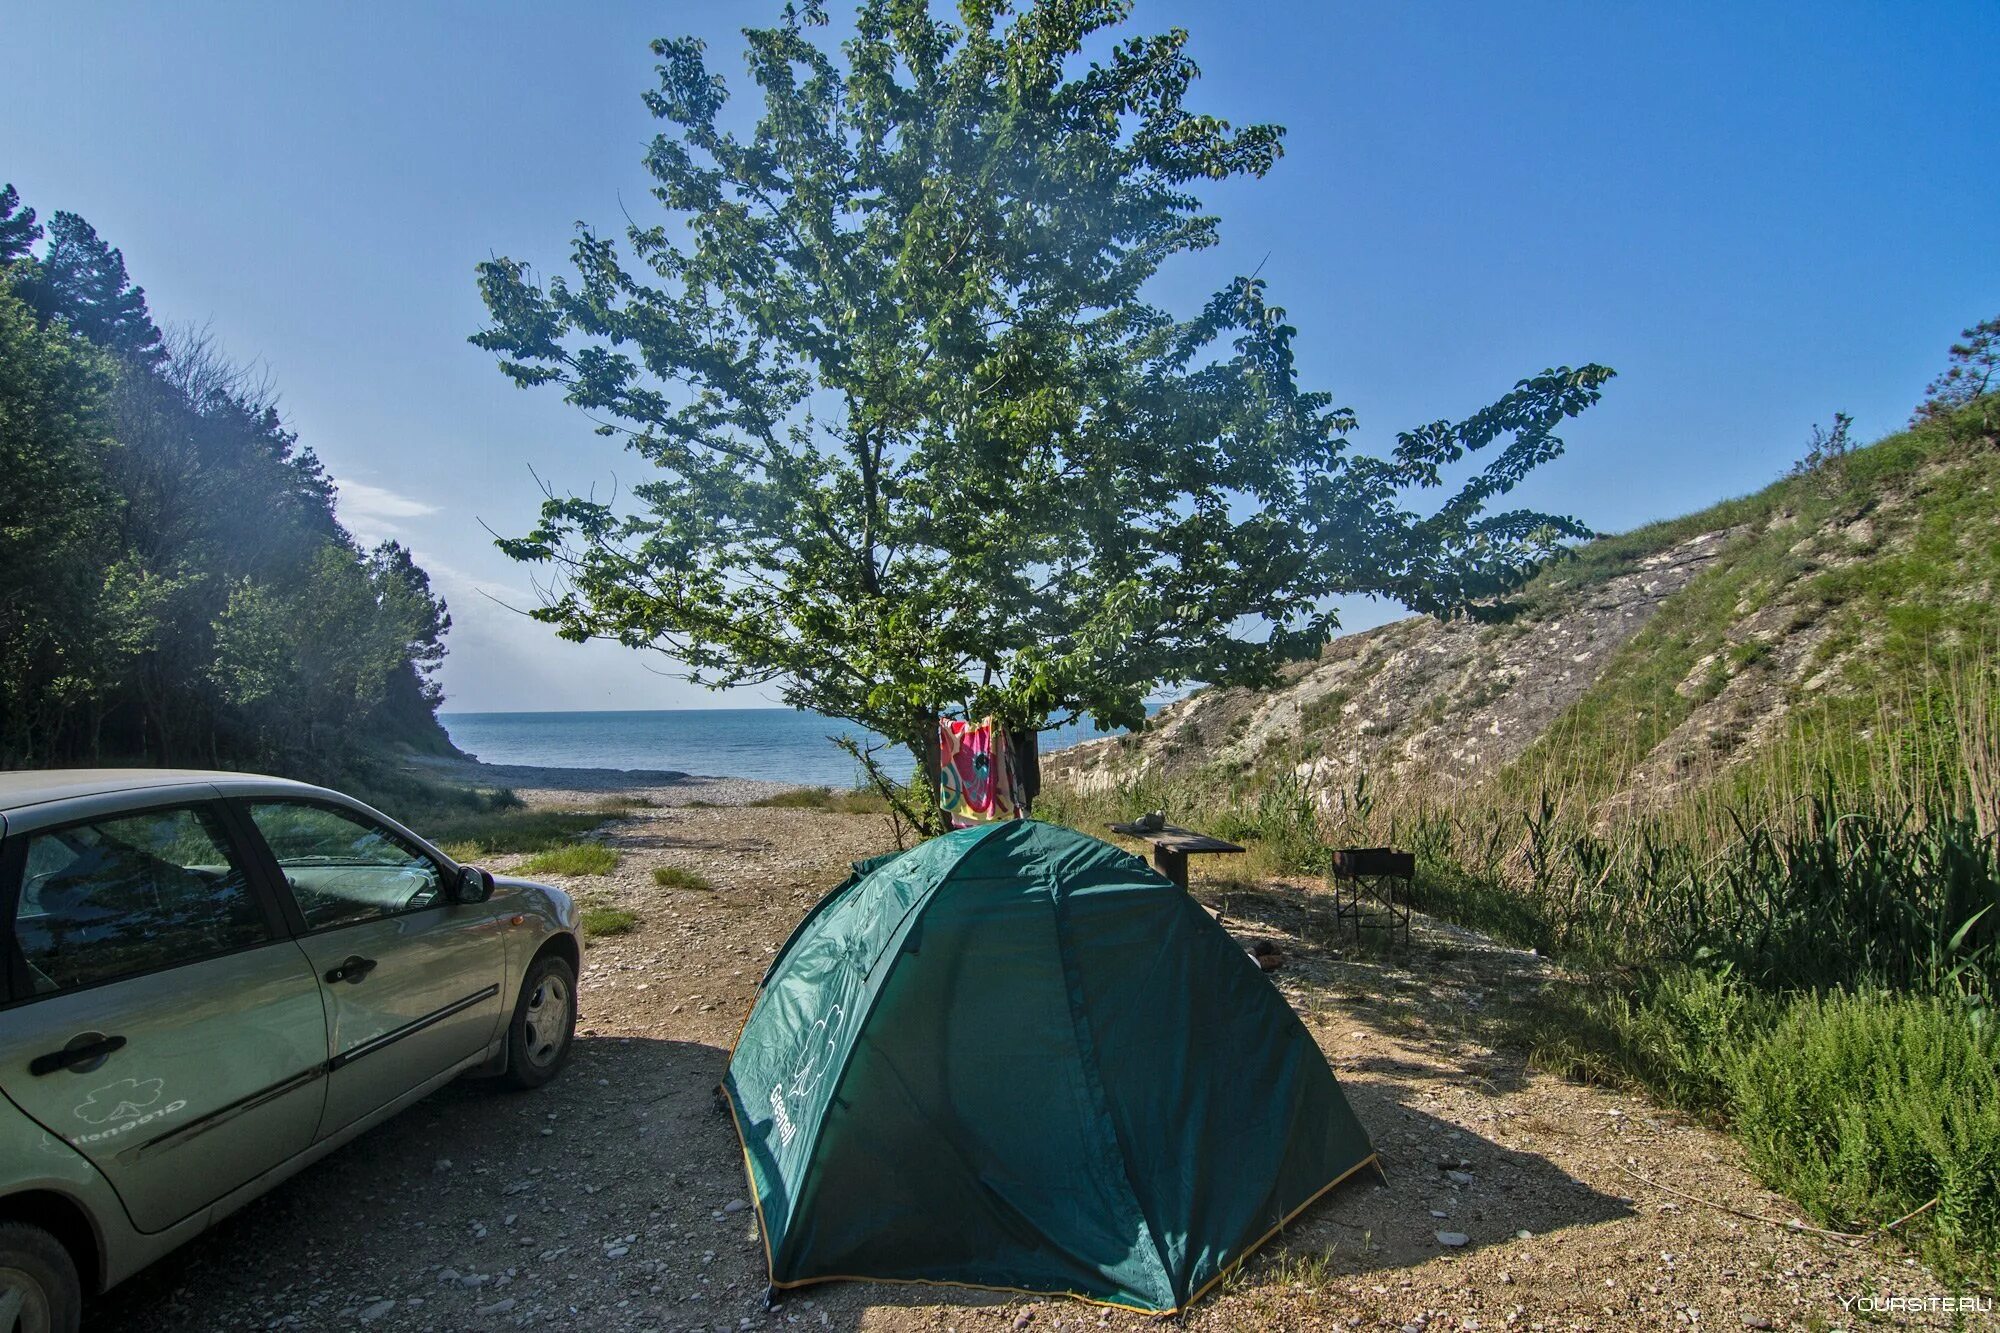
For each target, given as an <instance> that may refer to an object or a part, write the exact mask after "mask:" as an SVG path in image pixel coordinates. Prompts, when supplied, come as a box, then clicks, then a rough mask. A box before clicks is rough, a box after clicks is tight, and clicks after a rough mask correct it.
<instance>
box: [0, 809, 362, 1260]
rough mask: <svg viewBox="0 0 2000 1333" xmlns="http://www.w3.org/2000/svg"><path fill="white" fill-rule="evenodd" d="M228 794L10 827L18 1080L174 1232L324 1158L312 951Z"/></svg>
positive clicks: (46, 1125) (8, 1020)
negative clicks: (318, 1148) (262, 878)
mask: <svg viewBox="0 0 2000 1333" xmlns="http://www.w3.org/2000/svg"><path fill="white" fill-rule="evenodd" d="M245 870H246V867H245V863H244V859H243V857H242V855H241V853H240V851H239V850H238V849H237V848H236V847H235V846H233V845H232V842H231V838H230V834H229V831H228V824H227V822H226V820H225V819H224V817H223V810H222V807H221V805H220V803H219V802H217V801H213V800H210V801H207V802H198V803H182V804H177V805H169V806H161V807H157V808H151V809H145V810H136V811H133V810H127V811H115V812H111V813H106V814H102V815H98V816H95V817H92V818H88V819H85V820H81V821H78V822H70V823H59V824H53V825H51V826H49V827H46V828H40V829H30V830H26V831H23V832H20V833H12V832H10V836H9V837H8V838H7V841H6V843H5V844H4V846H0V903H4V917H0V919H3V920H4V922H5V924H6V926H7V933H6V936H5V944H6V952H7V968H8V984H7V988H6V992H5V994H6V995H7V997H8V1004H7V1007H6V1009H5V1011H4V1012H0V1089H4V1091H5V1092H6V1095H7V1096H8V1097H9V1098H10V1099H11V1100H12V1101H13V1102H14V1103H15V1104H16V1105H17V1106H19V1107H20V1108H21V1109H22V1110H23V1111H25V1112H26V1113H27V1114H28V1115H30V1116H32V1117H33V1118H34V1119H35V1120H36V1121H37V1122H39V1123H40V1125H41V1126H42V1128H43V1129H45V1130H47V1131H48V1132H49V1134H50V1135H52V1136H53V1137H55V1138H57V1139H60V1140H62V1141H63V1142H65V1143H67V1144H69V1145H70V1146H71V1147H73V1148H75V1149H76V1150H77V1151H78V1152H81V1153H82V1154H83V1155H84V1156H85V1157H87V1158H89V1159H90V1161H91V1162H92V1163H94V1164H95V1165H96V1166H97V1168H98V1170H100V1171H102V1172H103V1173H104V1176H105V1178H106V1179H107V1180H109V1181H110V1182H111V1185H112V1187H113V1188H114V1189H115V1190H116V1191H117V1193H118V1196H119V1198H120V1200H122V1201H123V1203H124V1205H125V1208H126V1211H127V1212H128V1213H129V1214H130V1215H131V1218H132V1222H133V1225H134V1226H136V1227H137V1228H138V1229H139V1230H141V1231H149V1232H150V1231H159V1230H161V1229H162V1228H165V1227H167V1226H170V1225H172V1224H173V1223H175V1222H178V1221H180V1220H181V1219H183V1218H185V1217H188V1216H190V1215H191V1214H193V1213H195V1212H197V1211H199V1210H200V1209H201V1208H203V1207H205V1206H207V1205H208V1204H210V1203H213V1202H214V1201H215V1200H216V1199H218V1198H220V1197H221V1196H222V1195H223V1194H225V1193H227V1192H228V1191H230V1190H232V1189H234V1188H236V1187H237V1186H239V1185H242V1184H244V1183H245V1182H247V1181H249V1180H251V1179H253V1178H254V1177H256V1176H258V1175H260V1174H262V1173H263V1172H264V1171H266V1170H268V1169H269V1168H271V1167H273V1166H276V1165H278V1164H279V1163H281V1162H283V1161H285V1160H286V1159H287V1158H289V1157H291V1156H293V1155H295V1154H297V1153H299V1152H302V1151H304V1150H305V1149H306V1148H307V1147H308V1146H309V1145H310V1144H311V1142H312V1136H313V1133H314V1130H315V1128H316V1127H317V1126H318V1124H319V1120H320V1111H321V1103H322V1101H323V1099H324V1096H325V1091H326V1084H325V1080H324V1074H325V1069H326V1015H325V1010H324V1008H323V1007H322V1002H321V998H320V989H321V988H320V985H319V982H318V979H317V977H316V976H315V974H314V972H313V969H312V965H311V964H310V963H309V962H308V961H307V959H306V956H305V954H304V953H303V951H301V950H300V949H299V947H298V945H296V944H295V943H293V941H292V940H291V939H290V938H288V937H287V936H286V935H285V934H284V932H283V929H282V918H281V917H280V915H279V912H278V905H277V904H276V903H274V902H272V901H270V900H269V899H268V898H267V897H263V896H260V895H259V894H258V893H257V892H256V891H255V890H254V889H253V886H252V884H251V883H250V880H249V879H248V877H247V876H246V873H245Z"/></svg>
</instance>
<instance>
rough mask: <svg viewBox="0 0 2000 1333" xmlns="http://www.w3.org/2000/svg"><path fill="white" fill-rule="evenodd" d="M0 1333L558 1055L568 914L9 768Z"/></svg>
mask: <svg viewBox="0 0 2000 1333" xmlns="http://www.w3.org/2000/svg"><path fill="white" fill-rule="evenodd" d="M0 946H4V954H0V968H4V972H0V1333H12V1331H13V1330H16V1329H21V1330H30V1331H31V1333H43V1331H44V1330H54V1331H55V1333H71V1331H73V1330H75V1329H76V1327H77V1325H78V1321H79V1318H80V1307H81V1302H82V1297H83V1293H84V1291H85V1290H103V1289H104V1288H106V1287H109V1286H111V1285H112V1284H113V1283H116V1282H119V1281H121V1280H122V1279H124V1278H125V1277H127V1276H129V1275H130V1274H132V1273H133V1272H135V1271H137V1270H138V1269H139V1268H141V1267H143V1266H144V1265H146V1264H148V1263H151V1262H152V1261H153V1260H154V1259H157V1258H159V1257H160V1256H161V1255H163V1254H165V1253H166V1252H167V1251H169V1250H171V1249H173V1248H174V1247H175V1246H177V1245H179V1244H181V1243H182V1242H184V1241H186V1240H189V1239H190V1238H192V1237H193V1236H195V1235H197V1234H198V1233H200V1232H201V1231H202V1230H203V1229H204V1228H206V1227H208V1226H211V1225H213V1224H214V1223H215V1222H216V1221H218V1220H219V1219H221V1218H222V1217H224V1216H226V1215H227V1214H229V1213H230V1212H231V1211H233V1210H234V1209H236V1208H239V1207H241V1206H242V1205H243V1204H245V1203H247V1202H249V1201H250V1200H251V1199H254V1198H256V1197H257V1196H258V1195H260V1194H262V1193H264V1192H265V1191H266V1190H268V1189H270V1188H271V1187H272V1186H274V1185H276V1184H278V1183H279V1182H280V1181H283V1180H284V1179H286V1178H287V1177H288V1176H291V1175H292V1174H294V1173H295V1172H297V1171H299V1170H300V1169H301V1168H303V1167H305V1166H307V1165H308V1164H310V1163H312V1162H313V1161H315V1160H317V1159H318V1158H320V1157H323V1156H325V1155H326V1154H327V1153H329V1152H332V1151H333V1150H334V1149H335V1148H338V1147H339V1146H340V1145H341V1144H343V1143H345V1142H347V1141H348V1140H349V1139H352V1138H353V1137H354V1136H355V1135H357V1134H360V1133H361V1132H362V1131H364V1130H366V1129H368V1128H369V1127H371V1126H373V1125H375V1124H378V1123H380V1122H381V1121H382V1120H384V1119H386V1118H388V1117H389V1116H392V1115H394V1114H395V1113H396V1112H397V1111H399V1110H401V1109H403V1108H404V1107H406V1106H408V1105H410V1103H412V1102H414V1101H416V1100H417V1099H419V1098H421V1097H423V1096H424V1095H425V1094H427V1093H429V1092H431V1091H433V1090H434V1089H436V1088H438V1087H439V1086H441V1085H442V1084H444V1083H446V1082H447V1081H449V1080H451V1079H453V1078H456V1077H457V1076H459V1075H460V1074H464V1073H468V1072H479V1073H483V1074H491V1075H495V1076H498V1077H500V1078H502V1079H504V1080H505V1081H506V1082H507V1083H509V1084H511V1085H513V1086H515V1087H520V1088H532V1087H536V1086H538V1085H540V1084H542V1083H544V1082H547V1081H548V1079H549V1078H551V1077H552V1076H553V1075H554V1074H555V1073H556V1071H557V1070H558V1069H560V1068H561V1067H562V1064H563V1061H564V1059H565V1058H566V1057H567V1056H568V1054H569V1049H570V1039H571V1036H572V1034H573V1032H574V1029H575V1023H576V978H577V970H578V966H579V963H580V961H581V953H580V951H579V940H578V936H577V914H576V908H575V906H574V904H572V903H571V902H570V900H569V898H568V896H567V895H565V894H563V893H562V892H560V891H558V890H556V889H552V888H548V887H546V886H544V885H540V884H532V883H528V882H526V881H519V880H506V879H499V880H496V879H495V878H494V877H493V876H492V875H490V874H488V873H487V872H485V871H483V870H480V869H478V868H477V867H474V866H463V865H460V864H458V863H457V862H455V861H453V860H452V859H451V858H450V857H448V856H446V855H445V854H444V853H443V852H440V851H439V850H438V849H437V848H435V847H433V846H431V845H430V844H429V843H427V842H425V841H424V840H423V839H422V838H420V837H418V836H417V835H416V834H414V833H412V832H410V831H409V830H408V829H406V828H404V827H403V826H402V825H400V824H398V823H396V822H395V821H394V820H392V819H389V818H387V817H386V816H384V815H382V814H380V813H378V812H376V811H374V810H371V809H370V808H368V807H367V806H365V805H363V804H361V803H360V802H358V801H355V800H352V799H350V798H348V797H345V796H342V795H340V794H339V793H338V792H333V791H327V790H325V789H323V788H319V787H309V786H305V785H303V784H301V783H297V782H287V781H284V780H282V779H278V778H264V777H253V776H248V775H244V774H240V773H199V772H174V771H163V770H155V769H139V770H125V771H114V770H101V771H70V772H55V771H52V772H33V773H27V772H20V773H0Z"/></svg>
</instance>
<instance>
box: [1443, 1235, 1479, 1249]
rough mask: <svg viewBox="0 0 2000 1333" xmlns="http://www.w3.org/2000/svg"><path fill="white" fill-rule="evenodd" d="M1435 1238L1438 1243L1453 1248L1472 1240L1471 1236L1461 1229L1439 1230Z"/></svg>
mask: <svg viewBox="0 0 2000 1333" xmlns="http://www.w3.org/2000/svg"><path fill="white" fill-rule="evenodd" d="M1437 1238H1438V1244H1440V1245H1449V1246H1450V1247H1451V1248H1453V1249H1454V1250H1455V1249H1457V1248H1458V1247H1459V1246H1461V1245H1465V1244H1469V1243H1470V1242H1471V1240H1472V1237H1470V1236H1468V1235H1466V1234H1465V1233H1464V1232H1463V1231H1440V1232H1438V1233H1437Z"/></svg>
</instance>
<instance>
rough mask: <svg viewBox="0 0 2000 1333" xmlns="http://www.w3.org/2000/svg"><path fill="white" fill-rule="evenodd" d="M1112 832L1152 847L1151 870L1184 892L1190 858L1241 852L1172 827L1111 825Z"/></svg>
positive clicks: (1190, 831)
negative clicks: (1136, 839)
mask: <svg viewBox="0 0 2000 1333" xmlns="http://www.w3.org/2000/svg"><path fill="white" fill-rule="evenodd" d="M1111 831H1112V832H1113V833H1116V834H1118V835H1120V836H1121V837H1126V838H1138V839H1140V840H1142V841H1144V842H1150V843H1151V844H1153V869H1155V870H1157V871H1159V872H1160V873H1161V874H1162V875H1165V876H1166V877H1167V878H1168V879H1170V880H1172V881H1173V882H1174V883H1176V884H1178V885H1180V886H1181V888H1182V889H1183V890H1185V889H1186V888H1187V886H1188V861H1187V859H1188V857H1189V856H1198V855H1206V854H1207V853H1209V852H1223V853H1227V852H1240V851H1242V850H1243V849H1242V848H1241V847H1238V846H1237V845H1236V844H1235V843H1233V842H1224V841H1223V840H1222V839H1220V838H1211V837H1209V836H1208V835H1207V834H1206V833H1195V832H1193V831H1192V830H1189V829H1184V828H1175V827H1174V826H1173V825H1172V824H1168V825H1166V826H1164V827H1162V828H1156V829H1142V828H1140V827H1138V826H1137V825H1136V824H1113V825H1112V826H1111Z"/></svg>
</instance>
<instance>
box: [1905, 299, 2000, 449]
mask: <svg viewBox="0 0 2000 1333" xmlns="http://www.w3.org/2000/svg"><path fill="white" fill-rule="evenodd" d="M1959 337H1960V338H1962V339H1964V341H1963V342H1955V343H1953V344H1952V345H1951V356H1950V359H1949V361H1948V362H1947V364H1946V368H1945V372H1944V373H1943V374H1942V375H1939V376H1938V377H1937V378H1936V379H1934V380H1932V381H1931V382H1930V384H1929V385H1928V386H1927V387H1926V388H1925V389H1924V401H1923V402H1921V403H1919V404H1918V405H1917V410H1916V412H1915V413H1914V414H1913V415H1912V416H1911V417H1910V424H1911V425H1912V426H1915V425H1919V424H1921V423H1923V422H1926V421H1933V420H1935V419H1937V418H1938V417H1947V416H1950V415H1951V414H1952V413H1954V412H1956V411H1958V409H1960V408H1961V407H1964V406H1965V405H1966V404H1967V403H1969V402H1971V401H1972V400H1973V399H1975V398H1978V397H1980V396H1981V395H1983V394H1987V393H1991V392H1993V391H1994V390H1995V389H1996V388H2000V382H1996V380H1995V376H1996V375H2000V315H1995V316H1994V317H1993V318H1992V319H1989V320H1986V321H1985V322H1984V323H1980V324H1974V325H1973V326H1972V327H1971V328H1969V329H1967V330H1965V331H1964V332H1963V333H1961V334H1959Z"/></svg>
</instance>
